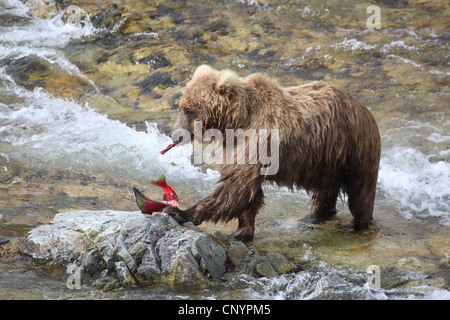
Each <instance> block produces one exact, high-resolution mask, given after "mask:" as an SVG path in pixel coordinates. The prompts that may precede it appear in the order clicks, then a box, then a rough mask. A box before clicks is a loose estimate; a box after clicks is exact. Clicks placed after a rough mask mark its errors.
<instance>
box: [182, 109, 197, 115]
mask: <svg viewBox="0 0 450 320" xmlns="http://www.w3.org/2000/svg"><path fill="white" fill-rule="evenodd" d="M184 113H185V114H186V115H187V116H195V114H196V112H195V110H193V109H185V110H184Z"/></svg>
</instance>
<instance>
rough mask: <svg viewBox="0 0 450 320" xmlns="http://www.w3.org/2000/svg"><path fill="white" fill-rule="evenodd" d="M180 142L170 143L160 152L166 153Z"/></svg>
mask: <svg viewBox="0 0 450 320" xmlns="http://www.w3.org/2000/svg"><path fill="white" fill-rule="evenodd" d="M178 143H179V142H174V143H171V144H169V145H168V146H167V147H166V148H165V149H164V150H162V151H160V152H159V153H161V154H164V153H166V152H167V151H169V150H170V149H172V148H173V147H175V146H176V145H177V144H178Z"/></svg>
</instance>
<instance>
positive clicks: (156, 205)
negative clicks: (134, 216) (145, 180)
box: [133, 188, 166, 214]
mask: <svg viewBox="0 0 450 320" xmlns="http://www.w3.org/2000/svg"><path fill="white" fill-rule="evenodd" d="M133 192H134V198H135V200H136V204H137V206H138V208H139V209H140V210H141V212H142V213H148V214H152V213H153V212H160V211H162V210H163V209H164V208H165V207H166V204H164V203H162V202H158V201H153V200H151V199H149V198H147V197H146V196H144V195H143V194H142V193H141V192H140V191H139V190H138V189H136V188H133Z"/></svg>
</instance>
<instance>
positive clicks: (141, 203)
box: [133, 175, 178, 214]
mask: <svg viewBox="0 0 450 320" xmlns="http://www.w3.org/2000/svg"><path fill="white" fill-rule="evenodd" d="M150 183H151V184H154V185H155V186H158V187H160V188H162V189H163V190H164V196H163V200H164V201H163V202H158V201H154V200H151V199H149V198H147V197H146V196H144V195H143V194H142V193H141V192H140V191H139V190H138V189H136V188H133V191H134V198H135V199H136V204H137V206H138V207H139V209H141V211H142V213H148V214H152V213H153V212H161V211H163V209H164V208H165V207H167V206H172V207H178V196H177V194H176V193H175V189H174V188H173V187H172V186H168V185H167V183H166V177H165V176H164V175H162V176H161V177H160V178H159V179H158V180H157V181H152V182H150Z"/></svg>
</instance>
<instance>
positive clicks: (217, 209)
mask: <svg viewBox="0 0 450 320" xmlns="http://www.w3.org/2000/svg"><path fill="white" fill-rule="evenodd" d="M194 121H201V123H202V126H203V128H202V129H203V131H205V130H207V129H210V128H216V129H218V130H220V131H221V132H223V134H225V131H226V129H237V128H241V129H244V130H246V129H252V128H253V129H262V128H265V129H273V128H275V129H278V130H279V137H278V139H279V144H278V150H271V152H272V153H274V152H275V153H277V156H278V157H279V168H278V170H277V172H276V173H275V174H270V175H268V174H263V173H262V170H261V168H262V167H264V165H263V164H262V163H250V162H249V161H247V162H246V163H245V164H238V163H231V164H229V163H227V162H226V161H224V162H225V164H223V165H222V166H221V169H220V174H221V178H220V180H219V182H220V183H221V184H220V185H219V187H218V188H217V189H216V190H215V191H214V192H213V193H212V194H211V195H210V196H208V197H206V198H205V199H203V200H200V201H199V202H198V203H196V204H195V205H193V206H192V207H191V208H188V209H187V210H180V209H178V208H176V207H167V208H166V209H165V211H166V212H167V213H169V214H171V215H172V216H174V217H175V218H176V219H177V220H179V221H181V222H188V221H191V222H192V223H194V224H195V225H198V224H200V223H202V222H203V221H212V222H214V223H217V222H219V221H224V222H227V221H230V220H231V219H234V218H237V219H238V229H237V231H236V232H234V233H233V236H234V237H235V238H237V239H239V240H242V241H251V240H252V239H253V236H254V231H255V217H256V215H257V213H258V211H259V210H260V208H261V207H262V206H263V204H264V194H263V190H262V185H263V183H264V182H265V181H269V182H275V183H277V184H278V185H279V186H288V187H289V188H291V189H292V188H293V187H294V186H296V187H300V188H304V189H305V190H306V191H307V192H311V193H312V204H313V213H312V214H311V216H310V217H311V222H313V223H321V222H323V221H325V220H327V219H330V218H331V217H333V216H334V215H335V214H336V200H337V198H338V196H339V194H340V192H342V193H343V194H346V195H347V196H348V205H349V208H350V211H351V214H352V215H353V222H354V229H355V230H359V229H363V228H367V227H368V225H369V223H370V222H371V221H372V212H373V204H374V199H375V192H376V184H377V177H378V167H379V162H380V154H381V142H380V134H379V131H378V127H377V124H376V121H375V119H374V117H373V116H372V114H371V113H370V112H369V110H368V109H367V108H366V107H365V106H364V105H363V104H362V103H361V102H359V101H358V100H356V99H355V98H353V97H351V96H350V95H348V94H346V93H345V92H342V91H341V90H338V89H336V88H333V87H331V86H329V85H327V84H325V83H323V82H313V83H309V84H305V85H301V86H295V87H288V88H283V87H281V86H280V85H279V84H278V83H277V82H276V81H274V80H272V79H269V78H267V77H265V76H263V75H261V74H252V75H250V76H248V77H246V78H242V77H239V76H238V75H236V74H235V73H234V72H231V71H228V70H225V71H217V70H214V69H212V68H211V67H209V66H200V67H199V68H198V69H197V70H196V71H195V73H194V75H193V77H192V79H191V81H190V82H189V83H188V84H187V85H186V88H185V90H184V93H183V95H182V97H181V98H180V115H179V118H178V121H177V123H176V125H175V128H174V129H179V128H183V129H187V130H190V132H192V130H193V123H194ZM248 147H249V143H248V142H247V144H246V148H247V150H248Z"/></svg>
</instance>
